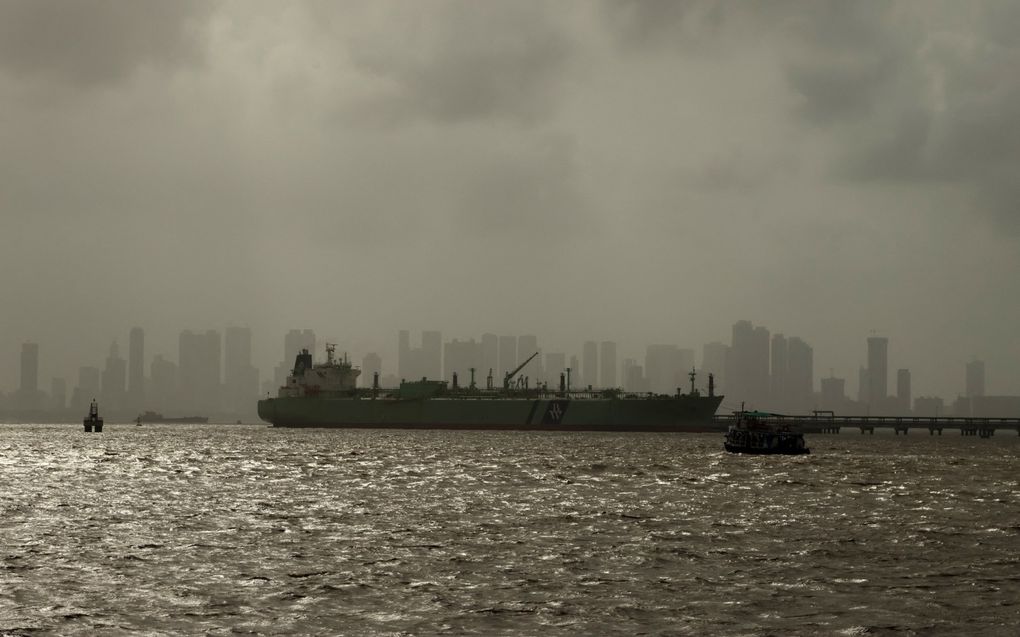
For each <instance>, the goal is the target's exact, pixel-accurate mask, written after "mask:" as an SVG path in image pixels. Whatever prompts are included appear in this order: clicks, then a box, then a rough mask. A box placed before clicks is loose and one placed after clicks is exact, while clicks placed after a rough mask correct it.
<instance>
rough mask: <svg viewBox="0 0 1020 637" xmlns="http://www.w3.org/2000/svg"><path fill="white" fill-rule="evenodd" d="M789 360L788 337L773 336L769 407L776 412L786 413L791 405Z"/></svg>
mask: <svg viewBox="0 0 1020 637" xmlns="http://www.w3.org/2000/svg"><path fill="white" fill-rule="evenodd" d="M788 371H789V360H788V357H787V342H786V337H785V336H783V335H782V334H778V333H777V334H773V335H772V359H771V366H770V370H769V372H770V374H769V396H770V401H769V406H770V408H771V409H774V410H776V411H782V412H785V411H786V410H787V409H788V405H789V403H790V395H789V388H788V387H787V374H788Z"/></svg>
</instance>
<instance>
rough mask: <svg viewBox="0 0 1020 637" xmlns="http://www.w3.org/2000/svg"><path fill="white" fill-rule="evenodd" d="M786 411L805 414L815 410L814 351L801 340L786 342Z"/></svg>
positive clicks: (789, 339)
mask: <svg viewBox="0 0 1020 637" xmlns="http://www.w3.org/2000/svg"><path fill="white" fill-rule="evenodd" d="M786 348H787V369H786V400H785V402H786V409H787V410H789V411H790V412H791V413H796V414H806V413H809V412H810V411H811V410H813V409H814V408H815V350H814V348H812V347H811V346H810V345H808V344H807V343H805V342H804V340H803V339H801V338H798V337H796V336H791V337H790V338H788V339H787V341H786Z"/></svg>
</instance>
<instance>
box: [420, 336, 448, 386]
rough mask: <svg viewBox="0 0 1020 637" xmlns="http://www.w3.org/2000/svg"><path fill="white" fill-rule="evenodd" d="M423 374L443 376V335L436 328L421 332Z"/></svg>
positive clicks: (434, 377)
mask: <svg viewBox="0 0 1020 637" xmlns="http://www.w3.org/2000/svg"><path fill="white" fill-rule="evenodd" d="M421 353H422V365H423V369H422V376H427V377H429V378H432V379H436V380H438V379H440V378H442V377H443V335H442V334H441V333H440V332H438V331H435V330H431V331H424V332H422V333H421Z"/></svg>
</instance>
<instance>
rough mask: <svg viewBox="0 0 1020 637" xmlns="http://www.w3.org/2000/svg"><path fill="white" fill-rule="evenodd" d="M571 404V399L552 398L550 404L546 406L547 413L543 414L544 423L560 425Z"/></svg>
mask: <svg viewBox="0 0 1020 637" xmlns="http://www.w3.org/2000/svg"><path fill="white" fill-rule="evenodd" d="M569 405H570V401H569V400H550V401H549V405H548V406H547V407H546V408H545V414H544V415H543V416H542V424H543V425H558V424H560V423H561V422H563V418H564V416H566V415H567V407H568V406H569Z"/></svg>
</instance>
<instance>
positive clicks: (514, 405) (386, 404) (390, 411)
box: [258, 396, 725, 432]
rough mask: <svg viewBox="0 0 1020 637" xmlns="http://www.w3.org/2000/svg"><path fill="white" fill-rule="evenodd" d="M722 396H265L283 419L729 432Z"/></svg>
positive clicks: (271, 417) (264, 407)
mask: <svg viewBox="0 0 1020 637" xmlns="http://www.w3.org/2000/svg"><path fill="white" fill-rule="evenodd" d="M721 401H722V397H721V396H712V397H708V396H680V397H676V398H674V397H661V398H640V399H566V398H555V397H552V398H545V397H543V398H530V397H529V398H485V399H470V398H465V399H444V398H430V399H421V400H399V399H391V398H380V399H374V400H373V399H369V398H324V397H279V398H267V399H264V400H260V401H259V403H258V412H259V418H261V419H262V420H264V421H265V422H268V423H270V424H272V425H274V426H276V427H325V428H351V429H355V428H361V429H461V430H530V431H667V432H668V431H682V432H699V431H702V432H709V431H711V432H721V431H725V428H724V427H721V426H719V425H717V424H715V423H714V422H713V420H712V417H713V415H714V414H715V411H716V409H717V408H718V407H719V403H720V402H721Z"/></svg>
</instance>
